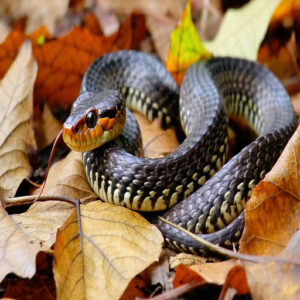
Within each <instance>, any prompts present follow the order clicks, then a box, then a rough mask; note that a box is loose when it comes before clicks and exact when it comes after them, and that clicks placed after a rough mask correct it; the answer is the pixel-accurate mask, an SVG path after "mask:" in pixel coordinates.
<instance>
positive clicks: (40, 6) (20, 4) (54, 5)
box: [1, 0, 69, 32]
mask: <svg viewBox="0 0 300 300" xmlns="http://www.w3.org/2000/svg"><path fill="white" fill-rule="evenodd" d="M68 3H69V1H67V0H52V1H43V2H42V3H41V1H40V0H27V1H25V2H24V1H22V0H13V1H11V0H2V1H1V6H2V10H1V11H2V12H4V15H5V16H7V15H9V16H10V17H12V18H15V19H16V18H20V17H24V16H26V17H27V22H26V32H32V31H33V30H35V29H37V28H38V27H39V26H41V25H43V24H44V25H45V26H46V27H47V28H48V30H49V31H50V32H53V30H54V25H55V22H56V21H57V19H58V18H60V17H62V16H63V15H64V14H65V13H66V11H67V9H68Z"/></svg>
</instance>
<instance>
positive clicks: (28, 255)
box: [0, 205, 39, 282]
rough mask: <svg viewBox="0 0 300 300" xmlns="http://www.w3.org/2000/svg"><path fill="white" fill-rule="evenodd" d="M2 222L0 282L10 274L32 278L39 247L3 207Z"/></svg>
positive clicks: (0, 223)
mask: <svg viewBox="0 0 300 300" xmlns="http://www.w3.org/2000/svg"><path fill="white" fill-rule="evenodd" d="M0 220H1V222H0V265H1V268H0V282H1V281H2V280H3V278H4V277H5V276H6V275H7V274H9V273H15V274H17V275H19V276H21V277H32V276H33V275H34V273H35V255H36V253H37V252H38V251H39V245H36V244H35V243H31V240H30V238H29V237H28V236H26V235H25V233H24V232H23V231H22V230H21V229H20V227H19V226H18V224H17V223H16V222H15V221H14V220H13V219H12V217H11V216H9V215H8V214H7V213H6V211H5V209H4V208H3V207H2V206H1V205H0Z"/></svg>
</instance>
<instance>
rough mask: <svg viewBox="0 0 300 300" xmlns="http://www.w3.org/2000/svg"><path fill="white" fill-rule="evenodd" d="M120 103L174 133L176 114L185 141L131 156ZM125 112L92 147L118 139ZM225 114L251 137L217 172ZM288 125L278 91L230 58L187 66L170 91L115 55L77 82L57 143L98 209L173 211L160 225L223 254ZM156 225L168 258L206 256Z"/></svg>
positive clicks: (156, 67)
mask: <svg viewBox="0 0 300 300" xmlns="http://www.w3.org/2000/svg"><path fill="white" fill-rule="evenodd" d="M179 93H180V96H179ZM123 99H125V100H126V104H127V106H128V107H130V108H134V109H135V110H137V111H140V112H142V113H143V114H144V115H145V116H146V117H147V118H148V119H149V120H151V121H152V120H153V119H155V118H160V119H161V121H162V126H163V127H166V126H170V125H176V126H177V128H178V127H179V126H180V125H179V124H177V122H178V119H179V117H178V115H179V114H180V120H181V125H182V127H183V129H184V131H185V133H186V138H185V139H184V141H183V142H182V143H181V144H180V146H179V147H178V148H177V149H176V150H175V151H174V152H173V153H171V154H169V155H168V156H166V157H164V158H158V159H149V158H141V157H137V156H139V155H140V154H141V149H142V144H141V136H140V131H139V128H138V126H137V124H136V122H135V119H134V117H133V116H132V114H131V113H130V112H129V110H127V109H125V107H124V103H123ZM126 110H127V113H126V114H127V119H126V124H125V127H124V130H123V132H122V134H121V135H120V136H119V137H118V138H117V139H115V140H114V141H113V142H109V143H107V144H105V145H103V146H101V147H99V145H101V144H104V143H106V142H108V141H110V140H112V139H114V138H116V137H117V136H118V135H119V133H120V131H122V128H123V126H124V125H123V123H124V120H125V112H126ZM227 115H229V116H237V117H239V118H242V119H244V120H246V121H247V123H248V124H249V126H251V127H252V129H253V130H254V131H255V132H256V133H257V135H258V138H257V139H256V140H254V141H253V142H252V143H251V144H249V145H248V146H246V147H245V148H244V149H243V150H242V151H241V152H240V153H238V154H237V155H235V156H234V157H233V158H232V159H231V160H230V161H228V162H227V163H226V164H225V165H224V166H223V167H222V168H221V166H222V165H223V164H224V163H225V160H226V153H227V148H228V147H227V144H228V142H227V141H228V138H227V126H228V124H227V123H228V121H227V119H228V117H227ZM296 126H297V118H296V115H295V113H294V110H293V108H292V105H291V102H290V99H289V96H288V95H287V93H286V91H285V89H284V88H283V86H282V85H281V83H280V82H279V80H278V79H277V78H276V77H275V76H274V75H273V74H272V73H271V72H270V71H268V70H267V69H266V68H264V67H263V66H261V65H260V64H258V63H255V62H250V61H246V60H243V59H234V58H213V59H211V60H208V61H204V62H202V61H199V62H196V63H194V64H193V65H192V66H191V67H190V68H189V69H188V71H187V73H186V75H185V77H184V81H183V84H182V86H181V88H180V92H179V88H178V86H177V84H176V83H175V81H174V79H173V78H172V76H171V75H170V74H169V73H168V72H167V70H166V69H165V67H164V66H163V65H162V64H161V63H160V62H159V61H158V60H157V59H155V58H154V57H152V56H150V55H148V54H145V53H141V52H136V51H119V52H115V53H111V54H107V55H104V56H102V57H100V58H98V59H97V60H96V61H94V62H93V63H92V65H91V66H90V67H89V69H88V70H87V72H86V73H85V76H84V79H83V82H82V90H81V95H80V96H79V97H78V99H77V100H76V102H75V103H74V106H73V110H72V112H71V114H70V116H69V118H68V119H67V120H66V122H65V124H64V128H63V138H64V140H65V142H66V143H67V145H68V146H69V147H70V148H72V149H74V150H77V151H85V152H83V163H84V167H85V170H86V174H87V177H88V180H89V182H90V185H91V186H92V188H93V189H94V191H95V192H96V193H97V194H98V195H99V197H100V198H101V199H102V200H105V201H108V202H111V203H114V204H117V205H122V206H125V207H128V208H130V209H134V210H143V211H153V210H164V209H167V208H169V207H172V206H173V207H172V208H171V209H170V210H168V211H167V212H166V213H165V215H164V217H165V218H166V219H168V220H170V221H172V222H174V223H176V224H179V225H180V226H182V227H184V228H187V229H188V230H190V231H192V232H195V233H197V234H201V236H203V237H204V238H206V239H208V240H209V241H212V242H214V243H218V244H221V245H226V246H230V244H231V243H232V242H233V241H235V240H237V239H239V237H240V235H241V232H242V229H243V226H244V223H243V220H244V217H243V214H242V212H243V209H244V206H245V203H246V201H247V199H248V197H249V196H250V194H251V192H252V191H253V189H254V187H255V185H256V184H257V183H258V182H259V181H260V180H261V179H262V178H263V177H264V175H265V173H266V172H268V171H269V170H270V169H271V167H272V166H273V164H274V163H275V162H276V160H277V158H278V157H279V155H280V153H281V151H282V150H283V148H284V146H285V145H286V143H287V141H288V140H289V138H290V136H291V135H292V133H293V132H294V130H295V128H296ZM136 155H137V156H136ZM219 169H220V170H219ZM218 170H219V171H218ZM183 199H184V201H181V200H183ZM179 201H181V202H180V203H178V204H176V203H177V202H179ZM175 204H176V205H175ZM174 205H175V206H174ZM156 225H157V226H158V227H159V229H160V230H161V232H162V233H163V235H164V237H165V240H166V241H167V242H168V243H169V244H170V246H171V247H173V248H175V249H176V250H179V251H185V252H200V253H206V249H205V248H204V247H203V246H201V245H199V244H198V243H196V242H194V241H193V240H192V239H191V238H190V237H188V236H186V235H185V234H183V233H181V232H180V231H178V230H177V229H175V228H173V227H171V226H169V225H167V224H165V223H163V222H162V221H156Z"/></svg>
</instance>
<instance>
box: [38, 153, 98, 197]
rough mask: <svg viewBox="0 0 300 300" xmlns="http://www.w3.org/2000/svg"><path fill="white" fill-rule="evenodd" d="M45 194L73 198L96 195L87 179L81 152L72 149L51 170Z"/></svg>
mask: <svg viewBox="0 0 300 300" xmlns="http://www.w3.org/2000/svg"><path fill="white" fill-rule="evenodd" d="M43 195H60V196H67V197H70V198H73V199H82V198H85V197H90V196H94V197H95V198H96V197H97V196H96V194H94V193H93V192H92V190H91V188H90V185H89V183H88V181H87V178H86V174H85V171H84V169H83V164H82V160H81V153H79V152H74V151H71V152H70V153H69V154H68V155H67V157H66V158H64V159H63V160H61V161H59V162H57V163H55V164H54V165H53V166H52V167H51V168H50V171H49V175H48V178H47V181H46V185H45V189H44V192H43Z"/></svg>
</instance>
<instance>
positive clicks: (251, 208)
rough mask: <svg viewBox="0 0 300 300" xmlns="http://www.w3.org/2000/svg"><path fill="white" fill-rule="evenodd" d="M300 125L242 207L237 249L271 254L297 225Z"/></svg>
mask: <svg viewBox="0 0 300 300" xmlns="http://www.w3.org/2000/svg"><path fill="white" fill-rule="evenodd" d="M299 141H300V128H299V127H298V129H297V130H296V132H295V133H294V135H293V136H292V138H291V139H290V141H289V142H288V144H287V146H286V147H285V149H284V151H283V152H282V154H281V156H280V158H279V159H278V161H277V162H276V164H275V165H274V167H273V169H272V170H271V171H270V172H269V173H268V174H267V175H266V176H265V178H264V179H263V180H262V181H261V182H260V183H259V184H258V185H257V186H256V188H255V190H254V192H253V194H252V196H251V199H250V200H249V201H248V203H247V205H246V207H245V230H244V233H243V235H242V238H241V241H240V251H241V252H243V253H249V254H260V255H261V254H264V255H273V254H276V253H278V252H279V251H281V250H283V248H284V247H285V246H286V245H287V243H288V241H289V240H290V238H291V236H292V235H293V234H294V233H295V232H296V231H297V230H298V229H299V228H300V217H299V216H300V201H299V199H300V190H299V174H300V159H299V157H300V142H299Z"/></svg>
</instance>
